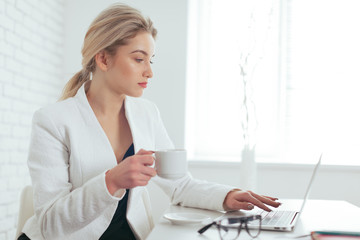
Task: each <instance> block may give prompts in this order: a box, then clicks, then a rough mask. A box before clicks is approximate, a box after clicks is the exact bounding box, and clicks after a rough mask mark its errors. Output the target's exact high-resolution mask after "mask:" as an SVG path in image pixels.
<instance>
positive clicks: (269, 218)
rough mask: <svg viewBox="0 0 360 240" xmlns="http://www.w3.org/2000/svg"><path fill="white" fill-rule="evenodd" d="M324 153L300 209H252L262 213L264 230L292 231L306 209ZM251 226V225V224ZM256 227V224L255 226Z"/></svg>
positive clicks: (314, 171) (262, 227) (256, 212)
mask: <svg viewBox="0 0 360 240" xmlns="http://www.w3.org/2000/svg"><path fill="white" fill-rule="evenodd" d="M321 158H322V154H321V155H320V158H319V161H318V163H317V164H316V166H315V168H314V170H313V174H312V176H311V179H310V182H309V184H308V186H307V189H306V192H305V196H304V200H303V202H302V205H301V208H300V210H299V211H296V210H295V211H289V210H286V211H282V210H276V209H275V210H273V211H272V212H266V211H264V210H262V209H260V210H254V211H255V212H253V211H252V214H260V215H261V217H262V221H261V229H263V230H275V231H292V230H293V229H294V227H295V224H296V222H297V220H298V219H299V217H300V214H301V212H302V211H303V209H304V206H305V203H306V200H307V199H308V196H309V193H310V189H311V186H312V183H313V182H314V179H315V176H316V174H317V172H318V169H319V166H320V164H321ZM249 227H250V226H249ZM254 227H256V226H254Z"/></svg>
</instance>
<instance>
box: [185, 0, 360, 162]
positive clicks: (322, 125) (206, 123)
mask: <svg viewBox="0 0 360 240" xmlns="http://www.w3.org/2000/svg"><path fill="white" fill-rule="evenodd" d="M359 6H360V3H358V1H356V0H346V1H343V0H333V1H325V0H317V1H310V0H301V1H299V0H283V1H280V0H274V1H268V0H263V1H260V0H257V1H250V0H249V1H237V0H194V1H189V41H188V77H187V103H186V106H187V110H186V111H187V115H186V136H185V138H186V148H187V149H188V151H189V157H190V159H196V160H217V161H239V160H240V154H241V150H242V148H243V146H244V144H245V140H244V138H243V133H244V131H243V129H242V127H241V126H242V123H243V122H244V116H245V114H244V113H245V112H244V108H243V107H244V105H243V100H244V81H243V79H242V78H241V76H242V75H241V74H240V66H243V65H244V56H248V58H247V60H248V62H247V63H248V65H247V69H246V74H247V78H246V80H245V82H246V84H247V85H246V99H247V101H248V103H250V104H248V110H249V111H248V113H249V116H250V119H249V123H250V125H249V126H250V131H249V133H250V134H249V135H250V136H251V137H250V142H251V143H255V144H256V156H257V160H258V161H267V162H269V161H270V162H279V161H280V162H282V161H285V162H313V161H314V158H308V156H309V155H310V153H311V154H312V153H313V152H316V151H320V150H324V151H325V154H326V158H325V159H324V161H325V162H326V163H329V164H352V165H359V162H360V161H357V160H359V158H360V152H359V151H357V146H358V145H359V144H360V141H359V140H358V138H359V136H360V124H359V123H360V111H359V110H358V109H359V107H358V106H357V105H358V104H359V103H360V94H359V93H358V92H359V91H360V84H359V80H360V73H359V72H358V71H357V66H359V63H360V61H359V56H360V47H359V46H358V45H359V44H358V43H359V42H360V31H358V29H357V26H356V25H357V23H358V22H360V16H358V14H357V12H356V9H359ZM248 53H249V54H248ZM252 110H255V111H252ZM316 157H317V156H316ZM316 157H315V158H316Z"/></svg>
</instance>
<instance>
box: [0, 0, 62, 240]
mask: <svg viewBox="0 0 360 240" xmlns="http://www.w3.org/2000/svg"><path fill="white" fill-rule="evenodd" d="M63 10H64V6H63V1H62V0H57V1H54V0H52V1H45V0H44V1H42V0H32V1H26V0H9V1H5V0H0V240H1V239H14V237H15V226H16V224H17V213H18V206H19V201H18V200H19V196H20V190H21V189H22V187H24V186H25V185H29V184H31V181H30V177H29V173H28V168H27V165H26V160H27V152H28V146H29V135H30V129H31V119H32V115H33V112H34V111H35V110H36V109H38V108H40V107H42V106H44V105H46V104H48V103H51V102H55V101H56V99H57V98H58V97H59V93H60V90H61V89H62V86H63V84H62V81H61V79H62V76H63V71H62V65H63V62H62V60H63V56H62V55H63V52H62V49H63V35H64V28H63Z"/></svg>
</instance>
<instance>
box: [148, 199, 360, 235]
mask: <svg viewBox="0 0 360 240" xmlns="http://www.w3.org/2000/svg"><path fill="white" fill-rule="evenodd" d="M281 202H283V203H284V204H283V205H282V206H281V208H283V209H287V208H292V207H294V206H299V205H301V202H302V200H281ZM166 212H196V213H202V214H206V215H208V216H210V217H211V218H216V217H219V216H221V215H222V214H223V213H221V212H216V211H208V210H202V209H194V208H185V207H179V206H169V209H168V210H167V211H166ZM203 225H204V224H201V225H173V224H171V222H170V221H168V220H166V219H164V218H162V219H161V220H160V221H159V222H158V223H157V224H156V225H155V228H154V229H153V231H152V232H151V233H150V235H149V236H148V238H147V240H162V239H171V240H191V239H202V240H204V239H213V240H219V239H220V238H219V234H218V232H217V229H216V228H215V227H211V228H210V229H208V230H207V231H206V232H205V233H203V234H202V235H200V234H198V233H197V230H198V229H200V228H201V227H202V226H203ZM315 230H339V231H360V208H359V207H357V206H355V205H352V204H350V203H348V202H345V201H333V200H308V201H307V203H306V205H305V208H304V211H303V213H302V214H301V216H300V219H299V220H298V223H297V225H296V226H295V229H294V231H292V232H275V231H264V230H263V231H261V233H260V235H259V237H258V238H257V239H265V240H268V239H291V237H294V236H299V235H304V234H309V233H310V232H311V231H315ZM239 239H251V238H250V237H249V236H248V234H247V233H246V231H245V230H242V231H241V233H240V237H239ZM299 239H300V240H305V239H311V238H310V237H305V238H299Z"/></svg>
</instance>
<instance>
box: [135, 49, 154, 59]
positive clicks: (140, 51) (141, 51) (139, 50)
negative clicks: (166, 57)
mask: <svg viewBox="0 0 360 240" xmlns="http://www.w3.org/2000/svg"><path fill="white" fill-rule="evenodd" d="M137 52H139V53H142V54H144V55H145V56H149V54H148V53H147V52H145V51H144V50H141V49H137V50H135V51H132V52H131V53H137ZM154 56H155V54H154V55H152V56H151V57H154Z"/></svg>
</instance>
